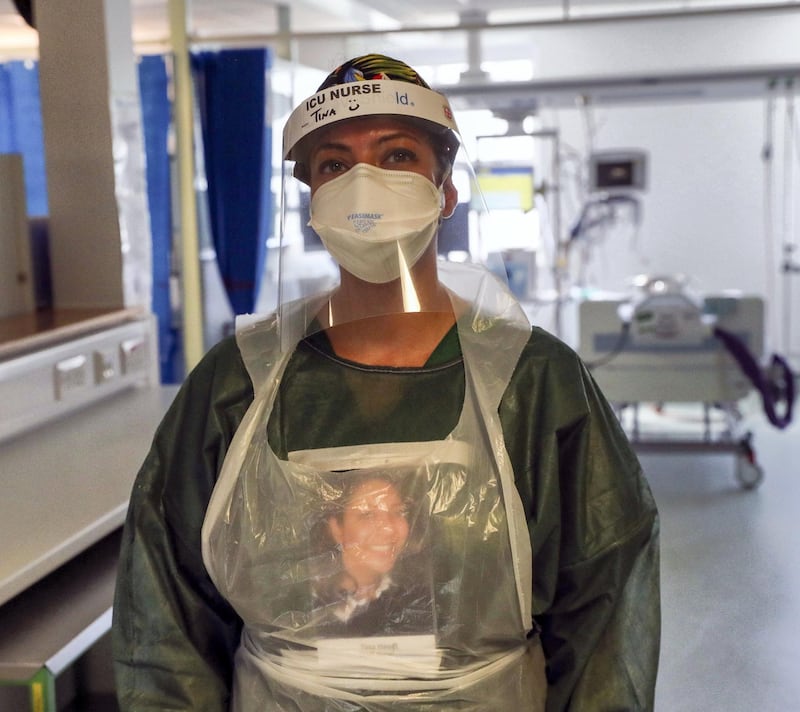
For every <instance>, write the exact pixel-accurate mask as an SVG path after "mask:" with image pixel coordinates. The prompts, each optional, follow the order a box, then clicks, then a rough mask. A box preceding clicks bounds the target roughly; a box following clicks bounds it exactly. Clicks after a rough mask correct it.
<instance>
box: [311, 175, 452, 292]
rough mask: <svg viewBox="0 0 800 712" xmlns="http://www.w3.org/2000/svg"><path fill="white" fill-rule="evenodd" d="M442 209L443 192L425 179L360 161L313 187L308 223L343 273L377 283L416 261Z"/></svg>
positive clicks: (434, 231)
mask: <svg viewBox="0 0 800 712" xmlns="http://www.w3.org/2000/svg"><path fill="white" fill-rule="evenodd" d="M443 205H444V194H443V192H442V189H441V188H437V187H436V186H435V185H434V184H433V183H432V182H431V181H430V180H428V179H427V178H425V177H424V176H421V175H420V174H418V173H414V172H412V171H392V170H384V169H382V168H376V167H375V166H371V165H368V164H366V163H359V164H358V165H356V166H353V167H352V168H351V169H350V170H348V171H347V172H345V173H344V174H342V175H341V176H338V177H337V178H334V179H333V180H331V181H329V182H328V183H325V184H324V185H322V186H320V187H319V188H318V189H317V191H316V192H315V193H314V197H313V198H312V199H311V220H309V223H308V224H309V225H310V226H311V227H312V228H314V230H315V231H316V233H317V234H318V235H319V236H320V238H321V239H322V242H323V244H324V245H325V247H326V248H327V249H328V252H330V253H331V256H332V257H333V259H335V260H336V261H337V262H338V263H339V265H340V266H341V267H342V268H343V269H345V270H347V271H348V272H350V274H352V275H355V276H356V277H358V278H359V279H363V280H364V281H365V282H372V283H375V284H382V283H384V282H390V281H391V280H394V279H397V278H398V277H400V274H401V269H402V267H401V265H405V267H406V268H408V269H410V268H411V267H412V266H413V265H414V264H415V263H416V262H417V260H419V258H420V257H421V256H422V253H423V252H424V251H425V249H426V248H427V247H428V245H429V244H430V242H431V240H432V239H433V236H434V235H435V234H436V230H437V228H438V226H439V218H440V216H441V214H442V207H443Z"/></svg>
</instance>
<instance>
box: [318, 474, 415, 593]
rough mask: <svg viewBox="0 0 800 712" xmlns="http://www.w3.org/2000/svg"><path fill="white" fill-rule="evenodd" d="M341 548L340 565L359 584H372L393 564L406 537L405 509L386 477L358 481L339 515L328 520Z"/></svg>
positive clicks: (360, 585) (395, 489)
mask: <svg viewBox="0 0 800 712" xmlns="http://www.w3.org/2000/svg"><path fill="white" fill-rule="evenodd" d="M329 524H330V529H331V534H332V536H333V538H334V540H335V541H336V543H337V544H339V545H340V546H341V548H342V557H343V563H344V567H345V569H346V570H347V572H348V573H349V574H350V575H351V576H353V578H355V580H356V582H357V583H358V586H359V587H365V586H371V585H374V584H376V583H377V582H379V581H380V580H381V578H383V576H385V575H386V574H388V573H389V572H390V571H391V570H392V568H393V567H394V564H395V562H396V561H397V557H398V556H399V555H400V552H401V551H402V550H403V547H404V546H405V544H406V541H407V540H408V531H409V526H408V513H407V512H406V505H405V502H404V501H403V499H402V497H401V496H400V493H399V492H398V491H397V488H396V487H395V486H394V485H393V484H392V483H391V482H387V481H386V480H382V479H368V480H366V481H364V482H362V483H361V484H359V485H358V486H357V487H356V488H355V489H354V490H353V492H352V493H351V494H350V497H349V498H348V499H347V501H346V502H345V505H344V509H343V510H342V512H341V515H340V516H338V517H331V518H330V520H329Z"/></svg>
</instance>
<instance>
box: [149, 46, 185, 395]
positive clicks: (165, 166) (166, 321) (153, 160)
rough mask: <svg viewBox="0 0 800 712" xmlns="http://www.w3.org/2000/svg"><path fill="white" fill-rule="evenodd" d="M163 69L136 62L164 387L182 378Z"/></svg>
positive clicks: (160, 62)
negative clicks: (174, 302)
mask: <svg viewBox="0 0 800 712" xmlns="http://www.w3.org/2000/svg"><path fill="white" fill-rule="evenodd" d="M168 83H169V80H168V76H167V67H166V63H165V61H164V58H163V57H161V56H153V57H142V58H141V59H140V61H139V91H140V96H141V104H142V125H143V133H144V149H145V156H146V160H147V201H148V204H149V207H150V233H151V235H152V240H153V249H152V253H153V307H152V308H153V313H154V314H155V315H156V319H157V322H158V350H159V362H160V369H161V381H162V383H177V382H179V381H180V380H181V379H182V378H183V366H182V358H181V353H180V339H179V335H178V332H177V329H176V328H175V326H174V324H173V320H172V306H171V304H170V268H171V258H172V194H171V189H170V161H169V152H168V147H167V141H168V136H169V128H170V121H171V108H170V101H169V94H168Z"/></svg>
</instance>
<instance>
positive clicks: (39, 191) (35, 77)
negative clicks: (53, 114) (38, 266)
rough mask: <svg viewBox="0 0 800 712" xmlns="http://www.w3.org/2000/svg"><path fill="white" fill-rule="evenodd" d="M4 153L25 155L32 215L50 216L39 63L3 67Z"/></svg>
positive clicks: (0, 121)
mask: <svg viewBox="0 0 800 712" xmlns="http://www.w3.org/2000/svg"><path fill="white" fill-rule="evenodd" d="M0 153H21V154H22V162H23V167H24V172H25V197H26V201H27V204H28V215H31V216H44V215H47V176H46V174H45V162H44V137H43V133H42V110H41V104H40V101H39V65H38V63H37V62H8V63H6V64H0Z"/></svg>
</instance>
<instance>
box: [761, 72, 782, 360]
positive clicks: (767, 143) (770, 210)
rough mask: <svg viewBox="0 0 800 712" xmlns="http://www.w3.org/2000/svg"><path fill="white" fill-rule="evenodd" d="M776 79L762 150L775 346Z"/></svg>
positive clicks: (766, 108)
mask: <svg viewBox="0 0 800 712" xmlns="http://www.w3.org/2000/svg"><path fill="white" fill-rule="evenodd" d="M776 87H777V80H776V79H771V80H770V81H769V84H768V85H767V100H766V103H765V106H764V146H763V148H762V150H761V160H762V161H763V163H764V238H765V245H766V249H765V256H764V262H765V264H764V268H765V275H764V276H765V281H764V283H765V285H766V292H767V315H768V319H767V324H768V327H767V334H768V339H769V341H770V343H775V344H776V347H777V346H780V347H781V348H783V347H784V344H782V343H780V344H778V343H777V341H778V334H779V326H778V320H777V314H778V280H777V279H775V274H774V270H775V269H776V267H777V265H778V262H777V259H776V256H775V221H774V210H775V205H774V200H773V190H774V185H773V173H774V170H775V138H774V132H775V90H776Z"/></svg>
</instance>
